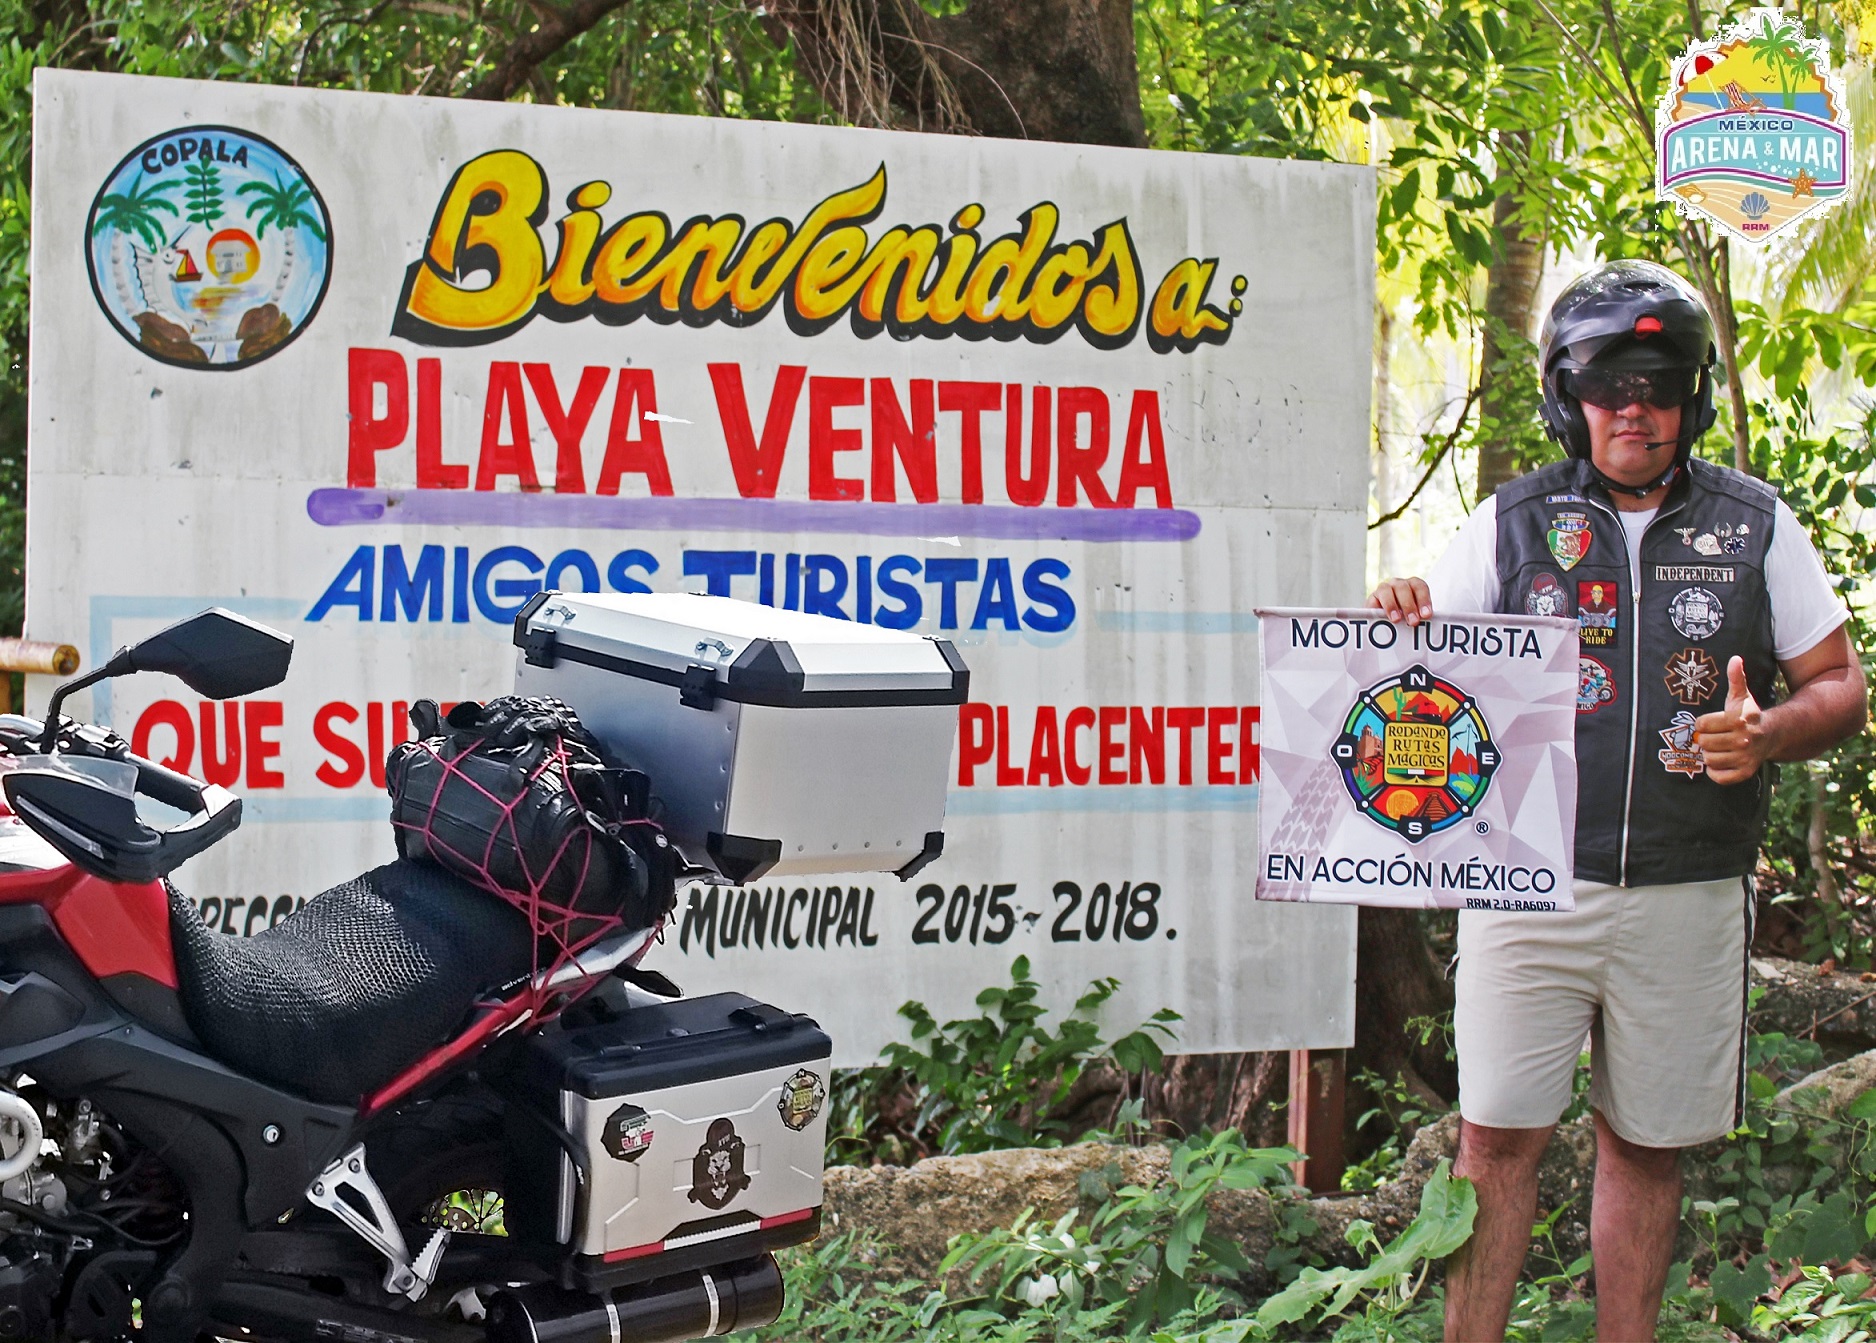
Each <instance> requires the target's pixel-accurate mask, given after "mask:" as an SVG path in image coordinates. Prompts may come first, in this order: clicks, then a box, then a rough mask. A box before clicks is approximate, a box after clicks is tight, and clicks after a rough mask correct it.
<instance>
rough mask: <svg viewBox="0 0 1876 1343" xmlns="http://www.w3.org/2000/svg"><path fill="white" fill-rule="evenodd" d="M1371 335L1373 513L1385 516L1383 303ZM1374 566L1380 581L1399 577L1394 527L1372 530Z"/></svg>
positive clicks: (1389, 475)
mask: <svg viewBox="0 0 1876 1343" xmlns="http://www.w3.org/2000/svg"><path fill="white" fill-rule="evenodd" d="M1378 307H1379V315H1378V316H1377V317H1376V319H1375V333H1374V511H1375V516H1376V517H1386V516H1387V515H1388V514H1389V513H1391V512H1393V511H1394V458H1393V455H1392V454H1391V453H1390V451H1389V449H1388V441H1389V439H1390V438H1391V437H1392V436H1393V432H1394V384H1393V380H1392V372H1393V362H1394V314H1393V313H1392V312H1391V311H1389V309H1388V306H1387V305H1386V304H1385V303H1383V304H1380V305H1378ZM1375 530H1376V531H1377V532H1378V533H1379V535H1378V536H1377V537H1376V539H1375V563H1376V565H1377V566H1378V567H1379V569H1380V575H1381V577H1382V578H1399V577H1400V576H1401V572H1400V568H1399V562H1398V558H1397V556H1396V555H1395V546H1394V524H1393V523H1391V522H1384V523H1382V524H1381V525H1380V526H1379V527H1378V528H1376V529H1375Z"/></svg>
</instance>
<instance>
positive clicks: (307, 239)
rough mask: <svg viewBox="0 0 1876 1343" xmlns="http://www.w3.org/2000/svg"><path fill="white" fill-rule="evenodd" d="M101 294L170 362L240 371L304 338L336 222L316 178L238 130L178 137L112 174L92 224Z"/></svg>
mask: <svg viewBox="0 0 1876 1343" xmlns="http://www.w3.org/2000/svg"><path fill="white" fill-rule="evenodd" d="M85 260H86V262H87V264H88V265H89V267H90V271H91V292H92V293H93V294H95V295H96V296H97V300H98V306H99V307H100V308H102V309H104V312H105V315H106V316H107V317H109V318H110V319H111V324H112V325H113V326H115V327H116V328H117V329H118V331H119V332H120V333H121V334H122V335H123V336H124V338H125V339H126V340H128V341H130V342H131V343H132V344H133V345H135V346H136V347H137V348H138V349H140V350H142V351H143V352H144V353H145V354H147V355H150V356H151V357H153V358H156V359H160V360H162V361H163V362H164V363H166V364H175V365H178V366H179V367H182V368H206V369H232V368H242V367H244V366H246V365H248V364H252V363H254V362H256V361H257V360H260V359H265V358H266V357H267V356H268V355H270V354H273V353H274V352H275V351H277V350H279V349H281V348H282V347H283V346H285V345H286V344H287V343H288V342H289V341H291V340H292V339H293V338H294V337H295V336H297V335H299V333H300V332H301V331H303V330H305V329H306V324H307V323H308V322H310V321H312V319H313V314H314V313H316V312H318V311H319V303H320V300H321V299H323V298H324V297H325V296H326V282H327V280H328V279H329V278H330V277H331V273H332V222H331V218H330V216H329V215H328V214H327V213H326V203H325V202H324V201H323V200H321V199H320V196H319V192H318V190H317V189H316V188H315V187H314V186H313V184H312V181H311V179H309V178H308V177H307V176H306V173H305V170H304V169H302V168H301V167H300V165H299V164H297V163H295V162H294V161H293V160H292V159H291V158H289V157H287V155H286V154H284V153H282V152H281V151H280V150H279V149H278V148H277V147H275V146H274V145H272V144H269V143H268V142H267V141H266V140H263V139H261V138H260V136H258V135H253V134H250V133H249V132H247V131H243V130H237V129H235V128H234V127H232V126H197V127H187V128H179V129H177V130H173V131H166V132H164V133H163V134H162V135H159V136H156V137H155V138H153V139H150V140H146V141H144V142H143V143H142V144H141V145H138V146H137V147H136V148H135V149H133V150H131V151H130V153H129V154H127V155H125V156H124V160H123V162H121V163H119V164H118V165H117V167H116V168H115V169H113V170H112V172H111V175H110V176H109V177H108V178H106V179H105V182H104V185H103V186H102V187H100V188H99V190H98V196H97V199H96V200H94V201H93V202H92V203H91V215H90V218H89V219H87V220H86V223H85Z"/></svg>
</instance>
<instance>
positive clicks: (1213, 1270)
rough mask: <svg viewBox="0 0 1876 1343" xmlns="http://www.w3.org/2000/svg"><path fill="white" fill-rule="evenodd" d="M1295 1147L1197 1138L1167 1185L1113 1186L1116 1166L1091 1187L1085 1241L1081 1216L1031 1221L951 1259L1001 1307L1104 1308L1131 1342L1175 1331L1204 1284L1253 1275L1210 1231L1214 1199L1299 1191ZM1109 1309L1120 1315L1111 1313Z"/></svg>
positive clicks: (1231, 1300) (1178, 1156)
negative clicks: (1160, 1329) (1171, 1327)
mask: <svg viewBox="0 0 1876 1343" xmlns="http://www.w3.org/2000/svg"><path fill="white" fill-rule="evenodd" d="M1297 1156H1298V1153H1297V1152H1295V1151H1294V1150H1293V1149H1291V1148H1288V1147H1262V1148H1249V1147H1246V1146H1245V1144H1244V1140H1243V1139H1242V1138H1241V1137H1240V1136H1239V1135H1238V1133H1237V1132H1236V1131H1235V1130H1229V1129H1228V1130H1226V1131H1225V1132H1224V1133H1220V1134H1216V1135H1213V1136H1209V1137H1203V1136H1202V1137H1196V1138H1188V1139H1187V1140H1185V1141H1184V1142H1181V1143H1178V1144H1177V1145H1175V1146H1174V1147H1173V1149H1172V1165H1171V1171H1170V1177H1169V1179H1168V1181H1167V1182H1166V1183H1165V1184H1163V1185H1159V1186H1156V1187H1154V1188H1150V1189H1149V1188H1141V1187H1140V1186H1139V1185H1132V1184H1129V1185H1123V1186H1120V1187H1118V1188H1116V1187H1114V1182H1115V1181H1117V1180H1118V1179H1119V1178H1120V1172H1119V1170H1118V1169H1114V1168H1110V1169H1109V1170H1108V1171H1107V1172H1105V1173H1104V1174H1102V1175H1100V1176H1097V1177H1095V1178H1094V1179H1092V1180H1084V1181H1083V1185H1082V1190H1083V1193H1084V1195H1088V1194H1091V1195H1094V1196H1095V1197H1096V1198H1097V1199H1098V1200H1099V1203H1100V1206H1099V1210H1098V1211H1096V1212H1095V1214H1094V1215H1093V1216H1092V1217H1090V1218H1089V1219H1088V1223H1087V1229H1086V1232H1085V1233H1083V1234H1080V1235H1077V1228H1076V1226H1075V1223H1076V1221H1077V1220H1078V1213H1077V1212H1069V1213H1067V1214H1065V1215H1064V1216H1062V1217H1061V1218H1060V1219H1059V1220H1058V1221H1057V1222H1056V1223H1055V1224H1054V1225H1053V1226H1052V1227H1050V1228H1049V1229H1048V1230H1046V1231H1044V1230H1042V1229H1041V1228H1040V1227H1038V1226H1035V1225H1033V1224H1032V1223H1031V1221H1030V1219H1029V1216H1028V1214H1024V1216H1023V1217H1021V1218H1019V1219H1018V1220H1017V1222H1016V1224H1015V1225H1014V1226H1012V1227H1010V1228H1009V1229H1008V1230H1004V1231H995V1232H992V1233H991V1234H989V1235H987V1236H982V1237H971V1238H960V1240H959V1241H958V1243H957V1244H956V1245H955V1246H954V1247H953V1248H952V1251H951V1253H950V1254H949V1255H948V1256H947V1257H946V1259H945V1262H944V1266H943V1267H944V1271H945V1272H947V1273H949V1272H951V1271H952V1270H954V1269H955V1270H957V1271H958V1272H959V1273H961V1274H963V1275H964V1276H965V1278H966V1280H967V1281H969V1282H970V1283H971V1284H972V1285H973V1286H977V1285H978V1284H980V1283H983V1282H985V1281H986V1280H989V1281H992V1282H993V1283H994V1285H993V1286H992V1287H991V1289H990V1291H989V1293H988V1300H989V1301H990V1302H991V1303H993V1304H994V1305H995V1306H996V1307H998V1308H1002V1309H1008V1308H1011V1307H1015V1306H1019V1305H1020V1306H1028V1307H1031V1308H1034V1307H1039V1306H1042V1305H1044V1304H1045V1303H1050V1302H1055V1303H1058V1304H1057V1305H1056V1306H1055V1308H1056V1309H1065V1310H1068V1311H1071V1312H1081V1311H1084V1310H1089V1311H1098V1312H1100V1313H1101V1314H1103V1316H1104V1317H1111V1318H1112V1319H1114V1320H1115V1321H1116V1322H1117V1323H1120V1322H1124V1325H1125V1328H1126V1330H1127V1332H1128V1334H1129V1335H1130V1336H1131V1335H1132V1334H1134V1333H1137V1332H1138V1331H1139V1330H1141V1329H1144V1328H1146V1327H1148V1326H1151V1325H1155V1324H1168V1323H1170V1322H1172V1321H1174V1320H1176V1319H1179V1318H1180V1317H1181V1316H1182V1315H1186V1314H1188V1313H1190V1312H1192V1311H1194V1310H1195V1309H1197V1308H1198V1307H1199V1305H1200V1293H1201V1290H1202V1284H1205V1283H1207V1282H1210V1281H1213V1280H1218V1279H1228V1278H1233V1277H1235V1276H1237V1275H1238V1274H1241V1273H1245V1272H1247V1271H1249V1269H1250V1267H1251V1265H1250V1264H1249V1262H1248V1261H1247V1260H1246V1259H1245V1258H1244V1253H1243V1251H1242V1250H1240V1249H1239V1248H1238V1247H1237V1245H1235V1244H1234V1243H1232V1242H1231V1241H1229V1240H1226V1239H1225V1238H1223V1237H1221V1236H1219V1235H1216V1234H1214V1233H1212V1232H1210V1231H1208V1230H1207V1221H1208V1212H1207V1208H1206V1200H1207V1199H1208V1198H1210V1197H1211V1195H1212V1194H1213V1193H1214V1192H1215V1191H1216V1190H1220V1189H1266V1188H1276V1189H1283V1188H1285V1187H1289V1188H1290V1189H1291V1190H1292V1191H1294V1185H1293V1181H1292V1179H1291V1175H1290V1163H1291V1162H1293V1161H1295V1160H1296V1159H1297ZM1214 1302H1215V1304H1216V1305H1217V1306H1219V1307H1223V1306H1226V1305H1230V1306H1235V1305H1237V1304H1239V1298H1238V1297H1237V1296H1236V1294H1235V1293H1232V1292H1230V1291H1226V1290H1218V1291H1217V1292H1216V1295H1215V1297H1214ZM1109 1307H1113V1308H1114V1309H1112V1310H1110V1309H1108V1308H1109Z"/></svg>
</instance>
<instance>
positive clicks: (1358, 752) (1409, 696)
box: [1330, 666, 1499, 844]
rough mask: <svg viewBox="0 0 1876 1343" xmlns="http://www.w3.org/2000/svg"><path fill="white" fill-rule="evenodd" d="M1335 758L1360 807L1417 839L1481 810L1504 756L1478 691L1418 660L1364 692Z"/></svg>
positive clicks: (1413, 840) (1333, 753) (1383, 823)
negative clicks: (1437, 673) (1472, 693)
mask: <svg viewBox="0 0 1876 1343" xmlns="http://www.w3.org/2000/svg"><path fill="white" fill-rule="evenodd" d="M1330 758H1331V759H1332V760H1334V762H1335V764H1336V767H1337V768H1339V769H1340V770H1341V771H1342V782H1343V784H1344V786H1346V787H1347V789H1348V795H1349V797H1350V798H1352V799H1353V800H1354V803H1355V806H1356V808H1357V809H1358V810H1360V812H1361V813H1362V815H1364V816H1366V817H1367V818H1368V819H1369V820H1371V821H1373V822H1374V823H1375V824H1376V825H1379V826H1383V827H1385V828H1386V829H1389V830H1392V831H1394V832H1395V833H1396V834H1398V835H1400V836H1401V837H1402V838H1404V839H1406V840H1408V841H1409V842H1411V843H1414V844H1418V843H1419V842H1420V841H1421V840H1423V839H1426V838H1427V837H1428V836H1429V835H1436V834H1438V833H1439V832H1440V831H1442V830H1445V829H1446V828H1447V827H1449V826H1453V825H1457V824H1458V823H1459V822H1460V821H1463V820H1465V819H1466V818H1467V817H1468V816H1470V815H1471V814H1472V813H1473V812H1474V811H1475V810H1477V808H1478V805H1479V803H1480V802H1481V801H1482V800H1483V799H1484V797H1485V792H1486V789H1488V788H1489V787H1490V786H1491V782H1492V774H1493V772H1494V771H1495V770H1496V769H1497V768H1498V761H1499V755H1498V748H1497V747H1496V746H1495V745H1493V743H1492V733H1491V729H1490V728H1489V727H1487V726H1486V723H1485V716H1484V715H1483V714H1481V713H1480V712H1479V707H1478V705H1477V704H1476V703H1474V701H1473V699H1472V697H1471V696H1470V695H1468V694H1466V692H1465V691H1464V690H1461V689H1460V688H1459V687H1458V686H1456V685H1454V684H1453V683H1452V682H1450V681H1446V680H1443V679H1441V678H1440V677H1437V676H1435V675H1433V673H1431V672H1430V671H1428V670H1427V669H1426V668H1425V667H1418V666H1415V667H1409V668H1408V669H1407V670H1406V671H1404V672H1402V673H1401V674H1400V675H1398V676H1393V677H1390V678H1388V679H1387V680H1385V681H1381V682H1378V683H1377V684H1375V685H1372V686H1370V687H1368V689H1366V690H1364V691H1363V692H1362V693H1361V696H1360V698H1358V699H1357V700H1356V701H1355V705H1354V707H1353V708H1352V709H1350V710H1349V713H1348V718H1347V720H1346V721H1345V722H1344V723H1343V724H1342V732H1341V735H1340V736H1338V737H1337V738H1336V739H1335V745H1334V746H1332V747H1331V748H1330Z"/></svg>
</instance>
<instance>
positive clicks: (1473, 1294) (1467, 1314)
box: [1446, 1119, 1556, 1343]
mask: <svg viewBox="0 0 1876 1343" xmlns="http://www.w3.org/2000/svg"><path fill="white" fill-rule="evenodd" d="M1555 1127H1556V1126H1555V1125H1552V1126H1551V1127H1550V1128H1487V1127H1485V1126H1484V1125H1482V1124H1468V1123H1466V1122H1465V1121H1464V1120H1463V1119H1462V1120H1460V1121H1459V1159H1458V1160H1457V1161H1455V1162H1454V1163H1453V1173H1454V1174H1455V1175H1463V1176H1465V1177H1466V1178H1467V1179H1469V1180H1471V1181H1472V1188H1473V1190H1474V1192H1475V1193H1476V1194H1477V1195H1478V1199H1479V1213H1478V1217H1477V1219H1476V1220H1475V1221H1474V1222H1473V1224H1472V1239H1471V1240H1469V1241H1467V1242H1466V1244H1465V1245H1464V1246H1463V1247H1462V1248H1461V1249H1460V1250H1459V1251H1458V1252H1457V1253H1455V1254H1454V1255H1453V1256H1452V1258H1450V1259H1448V1260H1447V1261H1446V1338H1447V1343H1490V1340H1492V1339H1502V1338H1503V1337H1504V1336H1505V1323H1506V1321H1508V1320H1509V1319H1510V1318H1511V1302H1512V1300H1513V1298H1514V1297H1515V1296H1516V1295H1517V1291H1518V1271H1519V1270H1520V1269H1522V1268H1523V1267H1524V1253H1525V1251H1526V1250H1527V1249H1529V1248H1530V1244H1531V1223H1533V1222H1534V1221H1536V1220H1537V1164H1538V1162H1539V1161H1540V1160H1542V1158H1543V1155H1544V1148H1545V1147H1546V1146H1547V1145H1548V1144H1549V1142H1550V1135H1551V1134H1552V1133H1553V1132H1554V1131H1555Z"/></svg>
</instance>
